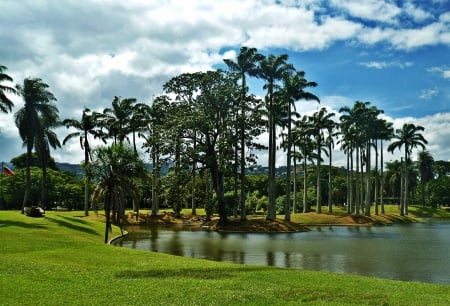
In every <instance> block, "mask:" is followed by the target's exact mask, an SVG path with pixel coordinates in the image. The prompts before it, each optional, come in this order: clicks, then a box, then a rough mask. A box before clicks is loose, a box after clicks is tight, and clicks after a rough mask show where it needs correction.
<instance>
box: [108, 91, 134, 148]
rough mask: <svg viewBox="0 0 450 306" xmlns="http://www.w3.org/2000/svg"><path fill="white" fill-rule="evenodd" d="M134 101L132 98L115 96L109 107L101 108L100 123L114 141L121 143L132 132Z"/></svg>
mask: <svg viewBox="0 0 450 306" xmlns="http://www.w3.org/2000/svg"><path fill="white" fill-rule="evenodd" d="M135 103H136V99H134V98H125V99H122V98H121V97H118V96H115V97H114V99H113V101H112V103H111V105H112V107H111V108H105V109H104V110H103V115H104V117H102V125H103V127H105V128H106V129H107V130H108V134H109V137H111V138H113V139H114V143H117V141H118V142H119V143H123V141H124V140H125V139H126V138H127V135H128V134H129V133H130V132H132V129H131V124H130V121H131V118H132V116H133V107H134V104H135Z"/></svg>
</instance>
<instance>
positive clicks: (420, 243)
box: [116, 222, 450, 284]
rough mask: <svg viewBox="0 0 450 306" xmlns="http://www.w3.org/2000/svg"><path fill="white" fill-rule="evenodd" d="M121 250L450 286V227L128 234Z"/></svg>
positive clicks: (142, 230)
mask: <svg viewBox="0 0 450 306" xmlns="http://www.w3.org/2000/svg"><path fill="white" fill-rule="evenodd" d="M128 230H129V231H130V232H131V233H130V235H129V236H127V237H125V238H124V239H123V240H119V241H117V243H116V244H117V245H120V246H124V247H129V248H133V249H142V250H150V251H153V252H162V253H169V254H173V255H178V256H188V257H193V258H204V259H209V260H216V261H227V262H233V263H240V264H256V265H268V266H278V267H288V268H297V269H306V270H320V271H332V272H338V273H351V274H360V275H367V276H376V277H383V278H390V279H399V280H414V281H424V282H434V283H445V284H450V260H449V259H448V258H449V257H448V254H450V243H449V242H450V222H443V223H430V224H413V225H408V226H389V227H328V226H327V227H316V228H312V231H310V232H306V233H280V234H260V233H259V234H250V233H228V234H225V233H216V232H208V231H193V230H191V229H190V228H184V229H183V228H175V229H167V228H155V227H153V228H142V227H134V228H131V229H128Z"/></svg>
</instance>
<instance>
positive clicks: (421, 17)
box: [404, 2, 433, 22]
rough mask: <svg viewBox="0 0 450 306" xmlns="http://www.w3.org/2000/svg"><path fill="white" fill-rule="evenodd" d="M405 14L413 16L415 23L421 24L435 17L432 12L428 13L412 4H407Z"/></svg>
mask: <svg viewBox="0 0 450 306" xmlns="http://www.w3.org/2000/svg"><path fill="white" fill-rule="evenodd" d="M404 9H405V12H406V13H407V14H408V15H409V16H411V17H412V18H413V19H414V20H415V21H418V22H421V21H425V20H427V19H429V18H432V17H433V15H432V14H431V13H430V12H427V11H425V10H423V9H421V8H419V7H417V6H415V5H414V3H412V2H406V3H405V5H404Z"/></svg>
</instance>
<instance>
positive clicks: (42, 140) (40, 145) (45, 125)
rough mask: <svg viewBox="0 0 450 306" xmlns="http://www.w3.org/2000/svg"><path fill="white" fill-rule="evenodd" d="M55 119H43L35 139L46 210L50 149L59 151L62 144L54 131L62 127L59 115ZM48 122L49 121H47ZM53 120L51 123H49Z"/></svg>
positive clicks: (43, 203)
mask: <svg viewBox="0 0 450 306" xmlns="http://www.w3.org/2000/svg"><path fill="white" fill-rule="evenodd" d="M54 115H55V117H53V118H51V119H50V118H46V119H45V118H42V119H41V122H40V130H39V132H38V134H37V137H36V138H35V143H34V147H35V150H36V153H37V155H38V157H39V159H40V161H41V169H42V181H41V186H42V187H41V188H42V190H41V192H42V197H41V203H42V205H43V206H44V208H47V207H48V205H49V203H48V198H47V195H48V186H47V167H48V165H49V163H50V157H51V153H50V148H53V149H57V148H61V143H60V142H59V139H58V136H57V135H56V133H55V132H54V131H53V130H52V129H54V128H56V127H58V126H59V125H60V122H59V116H58V114H57V113H55V114H54ZM46 120H47V121H46ZM48 120H51V121H48Z"/></svg>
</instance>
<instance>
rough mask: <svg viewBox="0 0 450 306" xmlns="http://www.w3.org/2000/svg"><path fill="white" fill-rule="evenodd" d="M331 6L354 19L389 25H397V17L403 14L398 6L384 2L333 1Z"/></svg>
mask: <svg viewBox="0 0 450 306" xmlns="http://www.w3.org/2000/svg"><path fill="white" fill-rule="evenodd" d="M331 4H332V5H333V6H334V7H336V8H338V9H341V10H344V11H345V12H347V13H348V14H350V15H351V16H353V17H357V18H362V19H366V20H373V21H379V22H383V23H387V24H393V23H396V22H397V21H396V17H397V16H398V15H399V14H400V13H401V9H400V8H399V7H398V6H396V5H395V4H393V3H391V2H390V1H384V0H366V1H360V0H331Z"/></svg>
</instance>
